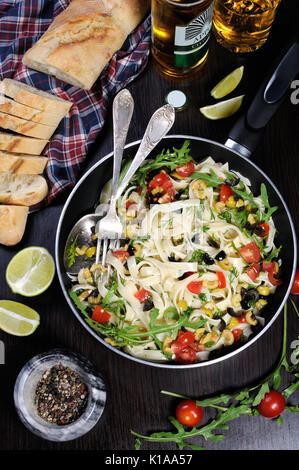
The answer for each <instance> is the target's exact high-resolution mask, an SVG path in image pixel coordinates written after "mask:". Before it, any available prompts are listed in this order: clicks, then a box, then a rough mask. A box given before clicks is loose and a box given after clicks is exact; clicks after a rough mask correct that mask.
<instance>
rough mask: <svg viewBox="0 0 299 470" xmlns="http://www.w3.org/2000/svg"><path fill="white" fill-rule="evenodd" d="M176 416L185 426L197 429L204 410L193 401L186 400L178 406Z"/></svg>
mask: <svg viewBox="0 0 299 470" xmlns="http://www.w3.org/2000/svg"><path fill="white" fill-rule="evenodd" d="M175 415H176V419H177V420H178V421H179V422H180V423H181V424H183V425H184V426H191V427H195V426H198V424H199V423H200V422H201V421H202V418H203V408H202V407H201V406H198V405H197V404H196V402H195V401H193V400H184V401H182V402H181V403H179V405H178V406H177V408H176V411H175Z"/></svg>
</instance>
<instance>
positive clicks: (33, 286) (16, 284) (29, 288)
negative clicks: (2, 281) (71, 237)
mask: <svg viewBox="0 0 299 470" xmlns="http://www.w3.org/2000/svg"><path fill="white" fill-rule="evenodd" d="M54 274H55V263H54V259H53V257H52V255H50V253H49V252H48V250H46V248H43V247H40V246H31V247H28V248H24V250H21V251H19V253H17V254H16V255H15V256H14V257H13V258H12V259H11V260H10V262H9V264H8V266H7V268H6V282H7V284H8V285H9V287H10V288H11V290H12V291H13V292H14V293H15V294H21V295H24V296H26V297H33V296H35V295H39V294H41V293H42V292H44V291H45V290H46V289H47V288H48V287H49V286H50V284H51V282H52V281H53V277H54Z"/></svg>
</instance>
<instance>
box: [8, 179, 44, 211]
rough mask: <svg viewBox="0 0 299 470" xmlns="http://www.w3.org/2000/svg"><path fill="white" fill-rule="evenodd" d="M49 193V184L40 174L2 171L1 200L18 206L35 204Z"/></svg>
mask: <svg viewBox="0 0 299 470" xmlns="http://www.w3.org/2000/svg"><path fill="white" fill-rule="evenodd" d="M47 194H48V185H47V182H46V180H45V178H43V177H42V176H40V175H12V174H10V173H0V202H1V203H4V204H14V205H17V206H33V205H34V204H37V203H39V202H41V201H42V200H43V199H44V198H45V197H46V196H47Z"/></svg>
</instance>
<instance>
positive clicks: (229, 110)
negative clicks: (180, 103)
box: [199, 95, 244, 120]
mask: <svg viewBox="0 0 299 470" xmlns="http://www.w3.org/2000/svg"><path fill="white" fill-rule="evenodd" d="M243 98H244V95H241V96H236V97H235V98H231V99H230V100H226V101H220V102H219V103H217V104H212V105H211V106H204V107H203V108H200V109H199V111H200V112H201V113H202V114H203V115H204V116H205V117H206V118H208V119H213V120H215V119H223V118H227V117H229V116H232V115H233V114H235V113H236V112H237V111H238V109H239V108H240V106H241V104H242V101H243Z"/></svg>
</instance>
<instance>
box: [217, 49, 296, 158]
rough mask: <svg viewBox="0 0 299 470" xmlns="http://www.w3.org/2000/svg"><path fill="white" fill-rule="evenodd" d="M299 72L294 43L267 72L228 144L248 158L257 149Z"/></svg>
mask: <svg viewBox="0 0 299 470" xmlns="http://www.w3.org/2000/svg"><path fill="white" fill-rule="evenodd" d="M298 72H299V43H298V42H295V43H294V44H293V45H292V46H291V47H290V48H289V49H288V51H287V53H286V54H285V55H284V57H283V58H282V60H281V61H280V62H279V64H278V65H277V66H276V68H275V70H274V72H273V71H272V72H271V73H270V74H268V76H267V78H266V80H265V81H264V82H263V84H262V86H261V87H260V89H259V90H258V92H257V95H256V96H255V98H254V100H253V102H252V104H251V106H250V107H249V109H248V111H247V113H246V114H245V115H244V116H242V117H241V118H240V119H239V120H238V121H237V123H236V124H235V125H234V127H233V128H232V129H231V131H230V133H229V137H228V139H227V141H226V142H225V145H226V147H229V148H230V149H232V150H234V151H236V152H237V153H239V154H241V155H242V156H244V157H247V158H249V157H250V156H251V154H252V152H254V150H255V149H256V147H257V145H258V143H259V141H260V139H261V136H262V133H263V129H264V127H265V126H266V125H267V124H268V122H269V121H270V119H271V118H272V116H273V115H274V114H275V112H276V111H277V109H278V108H279V107H280V105H281V103H282V102H283V101H284V99H285V98H286V96H287V94H288V90H289V89H290V84H291V83H292V81H293V80H294V78H295V77H296V75H297V73H298Z"/></svg>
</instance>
